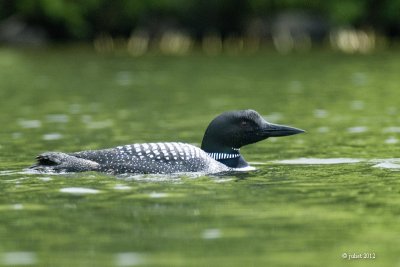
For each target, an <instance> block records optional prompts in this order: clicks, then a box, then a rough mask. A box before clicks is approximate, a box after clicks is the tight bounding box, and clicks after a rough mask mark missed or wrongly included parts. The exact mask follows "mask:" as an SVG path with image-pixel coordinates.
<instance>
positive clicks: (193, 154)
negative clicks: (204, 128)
mask: <svg viewBox="0 0 400 267" xmlns="http://www.w3.org/2000/svg"><path fill="white" fill-rule="evenodd" d="M69 155H71V156H74V157H77V158H81V159H86V160H90V161H94V162H96V163H98V164H99V170H100V171H105V172H112V173H177V172H203V171H204V172H208V171H209V170H212V172H217V171H215V170H217V169H218V168H224V165H223V164H220V163H219V162H217V161H215V160H214V159H212V158H211V157H209V156H208V155H207V153H205V152H204V151H203V150H201V149H200V148H198V147H195V146H193V145H190V144H184V143H173V142H171V143H143V144H132V145H125V146H118V147H116V148H110V149H103V150H89V151H82V152H76V153H71V154H69ZM224 170H225V169H224ZM224 170H222V171H224Z"/></svg>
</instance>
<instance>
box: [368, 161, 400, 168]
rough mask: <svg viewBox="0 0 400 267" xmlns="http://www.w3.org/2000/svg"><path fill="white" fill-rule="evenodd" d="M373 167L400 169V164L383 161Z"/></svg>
mask: <svg viewBox="0 0 400 267" xmlns="http://www.w3.org/2000/svg"><path fill="white" fill-rule="evenodd" d="M372 167H373V168H381V169H400V164H396V163H392V162H387V161H386V162H381V163H378V164H376V165H374V166H372Z"/></svg>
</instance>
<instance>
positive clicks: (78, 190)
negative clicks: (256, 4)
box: [60, 187, 100, 195]
mask: <svg viewBox="0 0 400 267" xmlns="http://www.w3.org/2000/svg"><path fill="white" fill-rule="evenodd" d="M60 192H62V193H69V194H77V195H83V194H97V193H100V191H99V190H96V189H92V188H84V187H65V188H61V189H60Z"/></svg>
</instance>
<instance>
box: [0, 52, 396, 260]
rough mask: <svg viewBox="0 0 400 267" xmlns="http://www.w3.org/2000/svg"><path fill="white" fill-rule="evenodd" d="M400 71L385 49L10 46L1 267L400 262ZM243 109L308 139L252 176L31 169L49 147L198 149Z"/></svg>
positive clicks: (0, 73)
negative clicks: (229, 113)
mask: <svg viewBox="0 0 400 267" xmlns="http://www.w3.org/2000/svg"><path fill="white" fill-rule="evenodd" d="M399 70H400V54H398V53H388V52H380V53H377V54H374V55H363V56H359V55H351V56H348V55H342V54H335V53H328V52H316V53H313V54H293V55H290V56H280V55H276V54H274V53H269V52H263V53H260V54H255V55H241V56H240V55H220V56H218V57H205V56H201V55H189V56H185V57H167V56H158V55H147V56H143V57H139V58H132V57H129V56H127V55H124V54H118V55H113V54H95V53H92V52H91V51H90V50H89V49H71V50H52V51H40V50H34V51H24V52H23V51H18V50H6V49H4V48H3V49H1V50H0V97H1V101H2V104H1V105H0V112H1V114H2V116H1V117H0V123H1V132H0V134H1V143H0V151H1V153H0V190H1V192H2V193H1V195H0V200H1V202H0V215H1V216H0V221H1V223H0V240H1V242H0V265H2V266H229V267H231V266H346V265H349V264H351V265H352V266H400V254H399V247H400V235H399V233H400V224H399V223H398V222H399V219H400V218H399V216H400V182H399V178H400V173H399V171H400V160H399V157H400V154H399V149H398V146H399V143H398V140H399V134H400V116H399V112H400V110H399V99H400V90H398V84H399V78H398V73H399ZM244 108H252V109H255V110H257V111H258V112H260V113H261V114H263V115H264V116H265V118H267V119H268V120H269V121H271V122H274V123H281V124H287V125H293V126H296V127H299V128H303V129H305V130H307V133H305V134H302V135H296V136H292V137H285V138H276V139H273V138H271V139H268V140H266V141H263V142H260V143H257V144H254V145H250V146H248V147H245V148H243V149H242V154H243V155H244V157H245V158H246V160H248V161H249V162H251V163H252V165H253V166H255V167H256V168H257V170H255V171H251V172H244V173H233V174H225V175H212V176H207V175H201V174H184V175H172V176H165V175H164V176H163V175H121V176H112V175H107V174H101V173H93V172H89V173H75V174H74V173H72V174H57V175H55V174H40V173H33V172H27V171H25V170H24V169H25V168H26V167H28V166H29V165H30V164H32V163H33V162H34V156H35V155H36V154H39V153H41V152H44V151H48V150H52V151H66V152H72V151H78V150H84V149H100V148H107V147H114V146H117V145H122V144H130V143H135V142H156V141H180V142H187V143H191V144H195V145H199V143H200V141H201V138H202V136H203V132H204V129H205V128H206V126H207V125H208V123H209V121H210V120H211V119H212V118H214V117H215V115H217V114H219V113H221V112H223V111H226V110H232V109H244ZM358 255H361V256H358ZM356 257H362V258H358V259H354V258H356Z"/></svg>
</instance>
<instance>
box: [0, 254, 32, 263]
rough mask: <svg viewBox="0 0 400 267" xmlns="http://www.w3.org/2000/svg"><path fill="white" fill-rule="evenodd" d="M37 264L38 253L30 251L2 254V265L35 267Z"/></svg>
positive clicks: (0, 257)
mask: <svg viewBox="0 0 400 267" xmlns="http://www.w3.org/2000/svg"><path fill="white" fill-rule="evenodd" d="M36 262H37V257H36V253H34V252H28V251H10V252H4V253H2V254H0V263H1V264H2V265H10V266H16V265H34V264H36Z"/></svg>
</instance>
